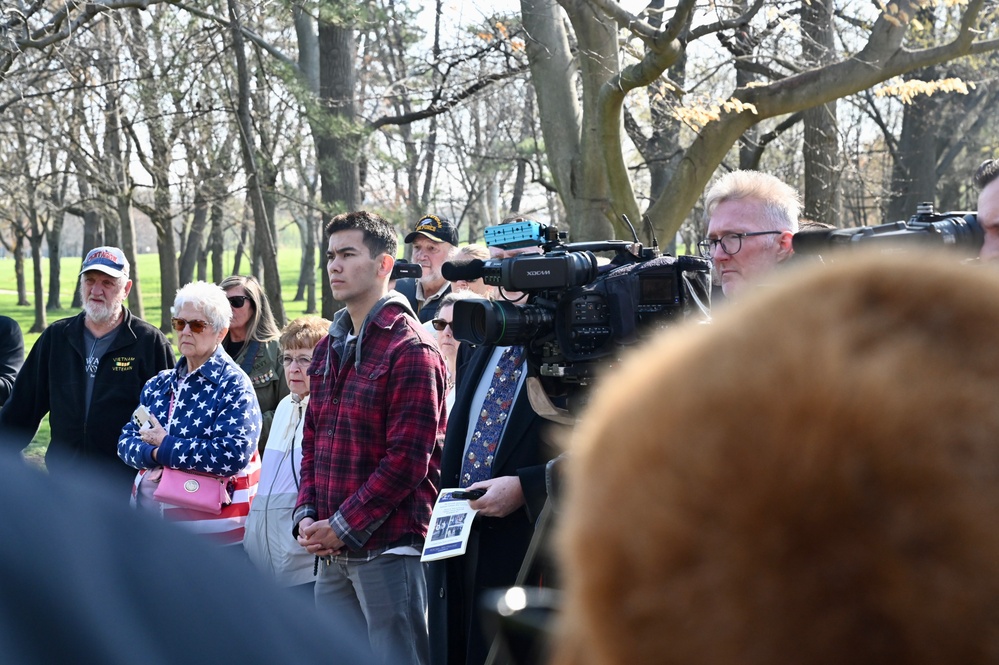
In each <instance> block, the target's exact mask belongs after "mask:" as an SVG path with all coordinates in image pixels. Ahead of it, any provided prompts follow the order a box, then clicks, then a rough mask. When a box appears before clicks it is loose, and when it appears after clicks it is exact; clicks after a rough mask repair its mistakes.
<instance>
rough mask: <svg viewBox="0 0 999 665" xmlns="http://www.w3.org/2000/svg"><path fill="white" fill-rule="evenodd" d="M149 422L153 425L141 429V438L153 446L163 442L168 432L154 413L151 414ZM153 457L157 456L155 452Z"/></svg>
mask: <svg viewBox="0 0 999 665" xmlns="http://www.w3.org/2000/svg"><path fill="white" fill-rule="evenodd" d="M149 424H150V425H151V426H150V427H147V428H145V429H140V430H139V438H141V439H142V442H143V443H148V444H149V445H151V446H159V445H160V444H161V443H163V439H164V437H166V435H167V432H166V430H165V429H163V425H160V421H158V420H156V416H154V415H153V414H149ZM153 457H154V458H155V457H156V453H155V452H154V453H153Z"/></svg>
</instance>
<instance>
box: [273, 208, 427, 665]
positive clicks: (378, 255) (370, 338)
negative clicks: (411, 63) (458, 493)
mask: <svg viewBox="0 0 999 665" xmlns="http://www.w3.org/2000/svg"><path fill="white" fill-rule="evenodd" d="M326 231H327V233H328V234H329V248H328V251H327V252H326V270H327V273H328V276H329V280H330V288H331V289H332V291H333V297H334V298H336V299H337V300H339V301H341V302H342V303H344V305H345V308H344V309H342V310H340V311H339V312H337V313H336V315H335V316H334V318H333V325H332V326H331V328H330V334H329V336H328V337H326V338H325V339H323V340H322V341H320V342H319V345H318V346H317V347H316V350H315V352H314V354H313V360H312V364H311V366H310V367H309V383H310V387H311V399H310V401H309V406H308V410H307V411H306V415H305V429H304V437H303V441H302V480H301V483H302V484H301V488H300V491H299V495H298V505H297V506H296V508H295V514H294V518H293V524H294V525H295V526H294V533H295V535H296V536H297V537H298V541H299V543H300V544H301V545H302V547H304V548H305V549H306V551H308V552H311V553H314V554H315V555H316V556H318V557H321V558H322V560H323V565H319V566H318V576H317V579H316V591H315V594H316V606H317V607H318V608H319V609H320V610H322V611H324V612H329V613H331V614H332V615H334V616H335V618H336V620H337V621H338V622H344V623H346V624H347V625H348V626H351V627H353V626H356V627H357V628H358V629H359V630H366V631H367V635H368V640H369V641H370V643H371V647H372V649H373V650H374V652H375V654H376V655H378V656H379V657H380V659H381V660H382V662H384V663H393V664H395V663H415V664H419V665H424V664H425V663H427V662H428V659H429V657H428V651H429V642H428V637H427V622H426V609H427V596H426V583H425V580H424V577H423V567H422V564H421V563H420V557H419V555H420V550H421V548H422V545H423V540H424V538H425V537H426V535H427V525H428V523H429V522H430V513H431V511H432V508H433V503H434V500H435V499H436V497H437V493H438V490H439V489H440V452H441V446H442V445H443V441H444V429H445V425H446V415H445V414H446V411H445V406H444V397H445V366H444V360H443V358H442V356H441V354H440V352H439V351H438V350H437V345H436V343H435V342H434V341H433V338H432V337H431V336H430V335H429V333H427V332H426V330H425V329H424V328H423V326H422V325H421V324H420V322H419V321H418V320H417V319H416V318H415V315H414V314H413V311H412V309H411V308H410V306H409V303H408V302H407V301H406V299H405V298H404V297H402V296H401V295H399V294H398V293H396V292H394V291H389V290H388V280H389V275H390V274H391V272H392V265H393V263H394V257H395V253H396V247H397V242H396V237H395V231H394V229H393V228H392V226H391V225H390V224H389V223H388V222H386V221H385V220H384V219H382V218H381V217H379V216H378V215H374V214H371V213H367V212H363V211H361V212H351V213H346V214H343V215H338V216H337V217H335V218H334V219H333V220H332V221H331V222H330V223H329V225H328V226H327V228H326Z"/></svg>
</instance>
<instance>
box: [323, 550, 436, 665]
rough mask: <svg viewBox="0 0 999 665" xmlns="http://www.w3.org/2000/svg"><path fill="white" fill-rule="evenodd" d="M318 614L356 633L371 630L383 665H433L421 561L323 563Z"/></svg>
mask: <svg viewBox="0 0 999 665" xmlns="http://www.w3.org/2000/svg"><path fill="white" fill-rule="evenodd" d="M316 608H317V609H318V610H319V612H320V613H321V614H322V615H325V616H329V617H331V619H332V620H335V621H337V623H338V624H339V625H341V626H342V625H344V624H346V626H347V627H349V630H351V631H353V630H355V629H356V630H360V631H363V630H364V629H365V627H366V629H367V634H368V641H369V642H370V644H371V650H372V651H373V652H374V654H375V656H377V657H378V659H379V661H380V662H381V663H384V664H386V665H396V664H397V663H398V664H399V665H406V664H408V663H412V665H428V664H429V662H430V638H429V636H428V634H427V583H426V579H425V578H424V576H423V564H422V563H420V557H418V556H397V555H395V554H382V555H380V556H377V557H375V558H374V559H372V560H371V561H364V562H354V561H349V562H336V561H334V562H333V563H331V564H330V565H329V566H324V565H323V564H322V563H320V564H319V575H318V577H317V578H316ZM346 634H351V633H346ZM355 634H356V633H355ZM360 634H362V635H363V634H364V633H363V632H361V633H360Z"/></svg>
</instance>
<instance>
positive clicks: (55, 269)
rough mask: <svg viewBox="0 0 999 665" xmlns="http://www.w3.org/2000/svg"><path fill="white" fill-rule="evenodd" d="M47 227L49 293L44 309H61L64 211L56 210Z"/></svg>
mask: <svg viewBox="0 0 999 665" xmlns="http://www.w3.org/2000/svg"><path fill="white" fill-rule="evenodd" d="M53 214H54V217H53V218H52V225H51V228H49V295H48V298H47V299H46V301H45V309H46V310H48V311H52V310H55V309H62V297H61V296H60V294H59V291H60V286H61V285H62V248H61V247H60V246H59V245H60V243H61V242H62V227H63V225H64V224H65V223H66V213H65V212H62V211H61V210H57V211H55V212H54V213H53Z"/></svg>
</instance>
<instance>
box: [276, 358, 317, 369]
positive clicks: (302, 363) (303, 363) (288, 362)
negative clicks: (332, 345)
mask: <svg viewBox="0 0 999 665" xmlns="http://www.w3.org/2000/svg"><path fill="white" fill-rule="evenodd" d="M295 363H298V366H299V367H308V366H309V365H310V364H311V363H312V356H281V364H282V365H284V366H285V367H291V366H292V365H294V364H295Z"/></svg>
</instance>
